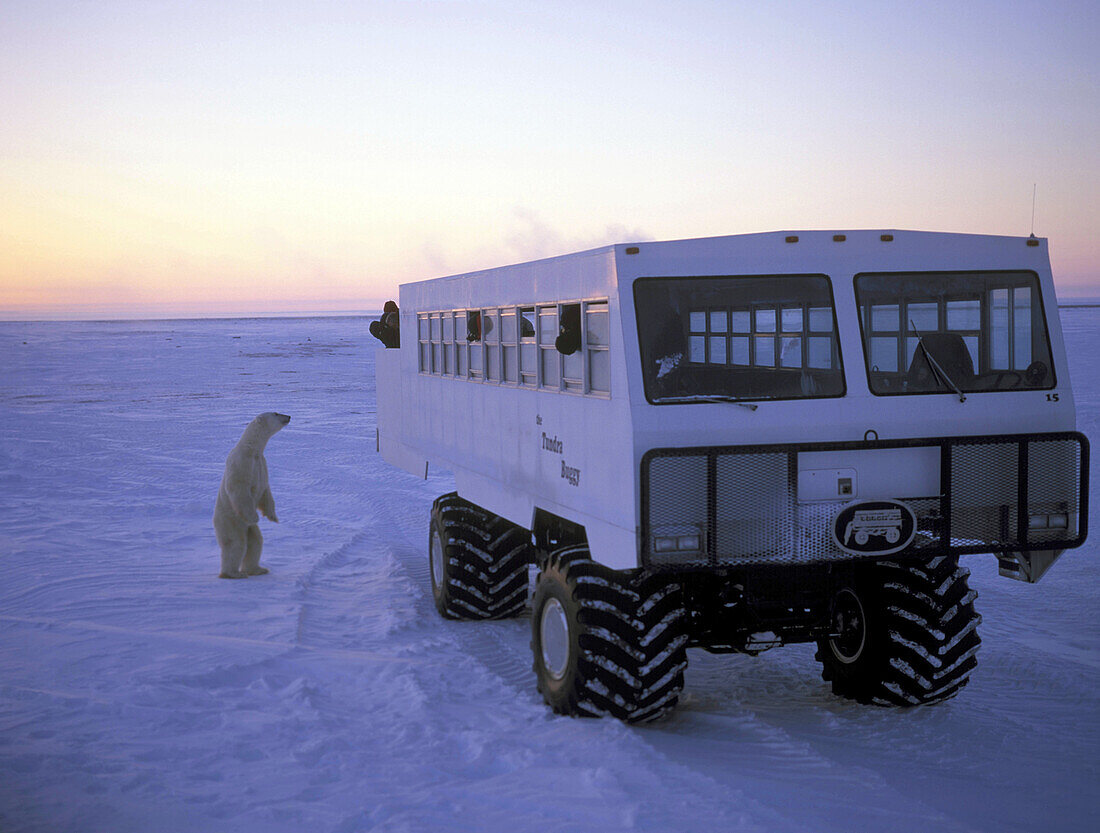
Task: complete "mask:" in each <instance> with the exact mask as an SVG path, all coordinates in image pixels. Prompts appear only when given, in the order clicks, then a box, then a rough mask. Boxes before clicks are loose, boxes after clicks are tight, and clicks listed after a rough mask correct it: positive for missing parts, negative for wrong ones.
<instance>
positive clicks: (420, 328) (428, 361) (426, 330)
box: [416, 313, 432, 373]
mask: <svg viewBox="0 0 1100 833" xmlns="http://www.w3.org/2000/svg"><path fill="white" fill-rule="evenodd" d="M430 326H431V325H430V324H429V323H428V316H427V314H426V313H420V314H419V315H417V316H416V338H417V342H418V344H419V353H420V372H421V373H431V372H432V342H431V329H430Z"/></svg>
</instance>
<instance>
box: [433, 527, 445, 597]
mask: <svg viewBox="0 0 1100 833" xmlns="http://www.w3.org/2000/svg"><path fill="white" fill-rule="evenodd" d="M431 564H432V584H433V585H434V586H435V587H437V588H442V586H443V539H442V538H440V537H439V531H438V530H435V531H433V532H432V560H431Z"/></svg>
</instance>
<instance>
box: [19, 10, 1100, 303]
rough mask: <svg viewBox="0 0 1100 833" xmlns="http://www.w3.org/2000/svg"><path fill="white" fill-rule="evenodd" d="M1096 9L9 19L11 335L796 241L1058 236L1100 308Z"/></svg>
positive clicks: (72, 13) (1073, 288) (132, 13)
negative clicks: (487, 271) (681, 245)
mask: <svg viewBox="0 0 1100 833" xmlns="http://www.w3.org/2000/svg"><path fill="white" fill-rule="evenodd" d="M1098 42H1100V12H1098V11H1097V6H1096V4H1095V3H1087V2H1065V3H1059V2H1054V3H1049V4H1043V5H1041V6H1036V5H1034V4H1030V3H1028V4H1025V3H1016V2H1004V3H994V2H981V3H969V4H958V7H956V6H955V5H938V4H937V5H929V4H890V3H870V2H867V3H856V4H844V5H843V6H839V5H838V6H832V5H830V4H822V3H810V2H791V3H754V4H742V3H734V2H684V3H678V4H667V3H648V2H641V3H639V2H597V3H572V2H559V3H554V4H550V3H538V2H514V1H513V2H495V1H494V0H485V2H457V1H455V2H449V0H437V2H376V3H368V2H364V3H291V2H264V3H261V2H242V3H229V4H226V3H204V2H203V3H199V2H197V3H149V2H131V3H126V2H118V3H116V2H98V3H82V2H41V3H25V4H23V3H18V4H5V5H4V6H3V7H2V8H0V78H2V82H0V112H2V113H3V117H2V118H0V317H5V318H19V317H83V316H85V315H91V316H114V315H123V316H126V315H156V316H163V315H187V314H196V313H200V314H214V313H225V314H248V313H270V312H280V311H291V310H295V311H316V310H329V311H356V310H365V309H376V308H378V307H380V305H381V301H382V300H384V299H385V298H387V297H390V296H392V295H394V294H395V291H396V286H397V285H398V283H400V282H403V281H407V280H411V279H418V278H424V277H432V276H435V275H441V274H448V273H454V272H460V271H463V270H469V269H474V268H481V267H487V266H495V265H501V264H504V263H508V262H515V261H519V260H527V259H532V258H536V257H541V256H545V255H552V254H558V253H564V252H568V251H575V250H577V249H579V248H584V247H589V246H595V245H601V244H604V243H610V242H628V241H632V240H640V239H674V238H679V237H698V236H707V235H718V234H733V233H742V232H753V231H768V230H781V229H794V228H799V229H802V228H836V229H854V228H914V229H927V230H937V231H959V232H975V233H989V234H1019V235H1027V234H1028V233H1029V232H1030V231H1031V230H1032V193H1033V186H1034V187H1035V194H1036V198H1035V207H1034V231H1035V233H1036V234H1037V235H1039V236H1042V237H1047V238H1049V240H1050V250H1051V259H1052V265H1053V267H1054V273H1055V278H1056V282H1057V284H1058V286H1059V290H1060V292H1062V293H1063V294H1064V295H1074V294H1077V295H1088V294H1090V293H1091V294H1095V295H1100V286H1098V285H1097V284H1100V270H1098V269H1097V265H1098V263H1100V242H1098V240H1100V236H1098V235H1097V233H1096V231H1095V229H1096V228H1097V226H1098V225H1100V204H1098V202H1097V199H1096V195H1097V194H1098V193H1100V154H1098V153H1097V147H1100V143H1098V139H1100V73H1098V69H1100V58H1098V57H1097V51H1096V44H1097V43H1098Z"/></svg>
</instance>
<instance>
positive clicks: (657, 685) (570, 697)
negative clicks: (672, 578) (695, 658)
mask: <svg viewBox="0 0 1100 833" xmlns="http://www.w3.org/2000/svg"><path fill="white" fill-rule="evenodd" d="M532 613H533V615H532V622H531V625H532V627H531V630H532V639H531V649H532V653H533V654H534V669H535V675H536V678H537V681H538V688H539V691H540V692H541V693H542V696H543V698H544V699H545V700H546V702H547V704H548V705H549V706H550V707H551V708H552V709H553V710H554V711H555V712H557V713H559V714H567V715H579V716H592V717H598V716H603V715H607V716H610V717H617V718H619V719H620V720H625V721H627V722H630V723H641V722H646V721H650V720H655V719H657V718H659V717H662V716H663V715H665V714H667V713H668V712H669V711H671V710H672V709H673V708H674V707H675V705H676V703H677V701H678V699H679V695H680V691H681V690H682V689H683V685H684V677H683V672H684V668H685V667H686V665H687V658H686V653H685V650H684V646H685V644H686V642H687V637H686V636H685V634H684V618H685V617H684V611H683V607H682V603H681V600H680V588H679V586H678V585H676V584H674V583H672V582H669V581H666V580H663V579H657V578H648V579H637V578H630V577H626V576H623V575H621V574H620V573H617V572H615V571H614V570H611V569H608V568H607V567H604V566H602V565H600V564H596V563H595V562H593V561H591V560H590V559H589V558H588V550H587V548H586V547H583V546H570V547H564V548H562V549H559V550H557V551H555V552H554V553H553V554H551V556H550V558H549V559H548V561H547V564H546V566H545V568H544V569H543V571H542V572H541V573H540V575H539V580H538V586H537V587H536V589H535V597H534V600H533V602H532Z"/></svg>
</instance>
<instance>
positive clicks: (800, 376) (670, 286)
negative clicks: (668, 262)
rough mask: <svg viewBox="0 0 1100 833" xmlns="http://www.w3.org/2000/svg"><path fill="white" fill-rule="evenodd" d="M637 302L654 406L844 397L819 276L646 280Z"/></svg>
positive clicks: (825, 284) (829, 304)
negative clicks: (724, 401)
mask: <svg viewBox="0 0 1100 833" xmlns="http://www.w3.org/2000/svg"><path fill="white" fill-rule="evenodd" d="M634 304H635V309H636V311H637V317H638V340H639V344H640V345H641V354H642V374H643V378H644V380H645V393H646V398H647V399H648V400H649V401H650V402H653V403H655V404H671V403H682V402H713V401H715V400H754V399H801V398H809V397H821V396H843V395H844V374H843V372H842V370H841V363H840V351H839V349H838V347H837V339H836V316H835V314H834V311H833V298H832V291H831V287H830V285H829V279H828V278H826V277H825V276H823V275H770V276H752V277H710V278H640V279H639V280H637V281H635V283H634Z"/></svg>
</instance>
